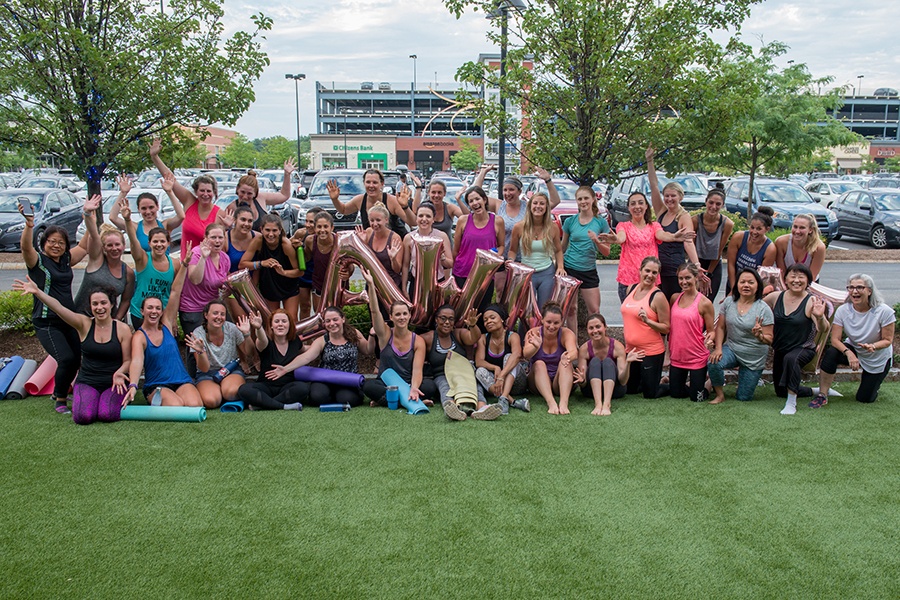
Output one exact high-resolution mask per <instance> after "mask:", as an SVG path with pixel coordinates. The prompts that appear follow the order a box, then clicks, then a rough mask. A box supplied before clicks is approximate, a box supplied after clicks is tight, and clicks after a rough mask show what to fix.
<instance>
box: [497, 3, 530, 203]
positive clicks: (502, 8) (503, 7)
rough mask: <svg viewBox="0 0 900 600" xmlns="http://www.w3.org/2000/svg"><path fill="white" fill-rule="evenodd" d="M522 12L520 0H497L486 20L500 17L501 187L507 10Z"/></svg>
mask: <svg viewBox="0 0 900 600" xmlns="http://www.w3.org/2000/svg"><path fill="white" fill-rule="evenodd" d="M510 8H512V9H513V10H524V9H525V8H526V6H525V3H524V2H523V1H522V0H497V9H496V10H493V11H491V12H490V13H489V14H488V15H487V18H488V19H496V18H497V17H498V16H499V17H500V85H499V88H500V90H499V92H500V93H499V97H500V98H499V99H500V106H501V107H503V121H501V123H500V135H499V136H498V139H497V145H498V146H499V148H498V151H499V156H498V160H497V181H498V182H500V187H502V186H503V183H502V182H503V178H504V177H505V176H506V97H505V96H504V95H503V81H504V80H505V79H506V47H507V45H508V35H507V28H508V26H509V9H510ZM498 189H499V188H498Z"/></svg>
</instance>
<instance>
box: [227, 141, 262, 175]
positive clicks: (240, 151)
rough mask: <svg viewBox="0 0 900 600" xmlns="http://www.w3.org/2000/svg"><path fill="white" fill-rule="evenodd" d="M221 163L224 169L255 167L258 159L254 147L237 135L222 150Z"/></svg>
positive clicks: (257, 153)
mask: <svg viewBox="0 0 900 600" xmlns="http://www.w3.org/2000/svg"><path fill="white" fill-rule="evenodd" d="M221 157H222V162H224V163H225V166H226V167H255V166H256V164H257V162H258V159H259V151H258V150H257V149H256V145H255V144H254V143H253V142H251V141H250V140H248V139H247V136H245V135H243V134H241V133H239V134H237V135H236V136H234V137H233V138H232V139H231V143H230V144H229V145H228V146H226V147H225V149H224V150H222V153H221Z"/></svg>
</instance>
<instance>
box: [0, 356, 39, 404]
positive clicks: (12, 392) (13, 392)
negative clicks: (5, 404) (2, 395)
mask: <svg viewBox="0 0 900 600" xmlns="http://www.w3.org/2000/svg"><path fill="white" fill-rule="evenodd" d="M35 371H37V361H35V360H31V359H28V360H26V361H25V363H24V364H23V365H22V368H21V369H19V372H18V373H17V374H16V377H15V379H13V380H12V383H11V384H10V385H9V390H8V391H7V392H6V399H7V400H21V399H22V398H24V397H25V396H27V395H28V394H27V393H26V392H25V382H26V381H28V379H29V378H30V377H31V376H32V375H34V372H35Z"/></svg>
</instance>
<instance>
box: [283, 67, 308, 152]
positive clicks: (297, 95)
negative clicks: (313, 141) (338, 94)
mask: <svg viewBox="0 0 900 600" xmlns="http://www.w3.org/2000/svg"><path fill="white" fill-rule="evenodd" d="M284 78H285V79H293V80H294V97H295V99H296V110H297V168H300V82H301V81H303V80H304V79H306V75H304V74H303V73H297V74H296V75H291V74H290V73H287V74H285V76H284Z"/></svg>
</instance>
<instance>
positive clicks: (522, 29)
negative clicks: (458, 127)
mask: <svg viewBox="0 0 900 600" xmlns="http://www.w3.org/2000/svg"><path fill="white" fill-rule="evenodd" d="M444 1H445V4H446V5H447V7H448V8H449V9H450V10H451V11H452V12H454V13H455V14H456V15H457V16H459V15H460V14H462V12H463V11H465V10H467V9H469V8H472V9H474V10H476V11H479V10H480V11H483V12H485V13H490V12H492V11H495V10H496V6H497V2H496V0H444ZM754 1H755V0H725V1H721V0H670V1H667V2H657V1H655V0H606V1H604V2H598V1H596V0H543V1H533V2H530V3H529V4H528V7H527V8H526V9H525V10H524V11H522V12H521V13H519V14H517V15H513V17H512V18H511V27H510V32H509V34H508V37H509V38H511V46H512V49H511V50H510V51H509V54H508V61H507V63H508V68H507V75H506V77H504V78H503V79H502V80H501V78H500V74H499V73H498V72H497V71H496V70H495V69H491V68H488V67H487V66H486V65H483V64H480V63H475V62H470V63H467V64H465V65H463V66H462V67H460V69H459V70H458V72H457V79H458V80H459V81H461V82H466V83H469V84H472V85H476V86H482V85H483V86H486V87H487V88H499V89H500V90H501V92H502V94H503V95H504V96H505V97H507V98H509V99H510V100H511V101H512V102H513V103H515V104H517V105H518V106H520V107H522V112H523V114H525V115H527V119H528V121H527V130H526V131H525V132H523V137H524V138H525V139H524V141H523V142H522V148H521V150H522V152H523V154H524V156H525V157H526V158H527V159H528V160H529V161H530V162H532V163H534V164H538V165H541V166H543V167H546V168H548V169H551V170H554V171H557V172H562V173H565V174H566V176H567V177H569V178H570V179H572V180H573V181H576V182H579V183H581V184H591V183H593V182H594V181H596V180H597V179H600V178H606V179H610V180H612V179H615V178H616V177H617V176H618V175H620V174H622V173H624V172H627V171H629V170H632V169H636V168H639V167H641V166H642V165H643V161H644V158H643V157H644V149H645V148H646V146H647V145H648V144H650V143H652V144H654V146H655V147H656V148H659V149H660V151H661V152H663V153H665V154H666V158H667V161H668V163H669V164H671V165H673V166H674V165H675V164H676V163H677V162H678V161H683V162H687V161H688V160H689V159H690V160H697V159H698V158H700V157H701V156H702V153H703V152H704V151H706V149H707V147H708V145H709V140H711V139H715V138H717V137H718V136H719V135H721V132H722V131H724V130H725V129H727V128H729V127H730V126H731V125H732V119H733V115H734V114H735V112H736V111H737V109H739V108H740V107H741V106H742V105H743V104H744V103H745V102H746V100H745V98H746V95H745V94H744V93H743V91H744V89H745V85H744V82H743V81H742V79H741V78H740V77H739V73H738V70H737V69H736V68H734V64H735V63H734V62H729V61H728V60H727V59H728V57H729V56H730V55H731V54H732V53H741V52H746V48H745V47H744V46H743V45H741V44H738V43H736V42H734V41H731V40H730V41H729V42H728V43H727V44H726V46H725V47H723V46H721V45H720V44H719V43H717V41H716V39H714V37H715V36H722V37H725V39H728V38H727V36H728V35H729V30H737V29H738V28H739V26H740V23H741V22H742V21H743V19H744V18H746V16H747V15H748V14H749V7H750V5H751V4H752V3H753V2H754ZM497 21H499V19H494V24H495V27H499V25H498V24H497ZM722 34H724V35H722ZM488 37H489V39H490V40H491V41H493V42H494V43H496V44H497V45H500V44H502V43H503V42H504V41H507V40H505V39H504V38H503V35H502V31H497V30H496V29H495V30H493V31H491V32H490V33H489V34H488ZM529 63H530V64H531V65H532V68H527V67H528V64H529ZM469 100H471V101H472V102H473V103H474V105H475V112H476V115H477V118H478V119H479V121H480V122H481V123H483V124H484V125H485V127H486V128H487V130H488V132H489V133H493V134H496V133H497V132H498V131H499V130H500V128H501V127H502V128H503V129H504V130H505V131H508V132H509V131H518V127H519V124H518V123H516V122H515V121H513V120H511V119H510V118H509V117H508V115H507V114H506V113H504V111H503V110H502V108H501V107H500V105H499V103H497V102H496V100H495V98H494V97H493V96H492V95H489V97H488V98H485V99H477V98H472V97H469ZM674 117H679V118H674Z"/></svg>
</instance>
